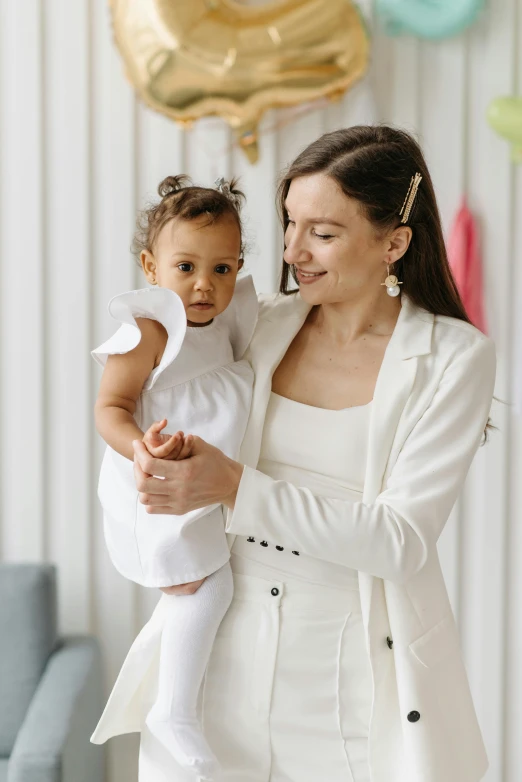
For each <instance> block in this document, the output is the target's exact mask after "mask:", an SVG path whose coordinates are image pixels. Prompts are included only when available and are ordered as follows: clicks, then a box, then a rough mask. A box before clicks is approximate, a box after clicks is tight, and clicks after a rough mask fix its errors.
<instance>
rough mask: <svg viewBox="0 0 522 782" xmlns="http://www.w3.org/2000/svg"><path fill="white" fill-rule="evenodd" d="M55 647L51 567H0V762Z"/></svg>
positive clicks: (53, 585) (13, 737)
mask: <svg viewBox="0 0 522 782" xmlns="http://www.w3.org/2000/svg"><path fill="white" fill-rule="evenodd" d="M56 643H57V627H56V572H55V569H54V567H53V566H51V565H18V564H2V565H0V703H1V704H2V708H1V709H0V757H2V756H3V757H8V756H9V755H10V754H11V751H12V749H13V745H14V742H15V739H16V735H17V733H18V731H19V729H20V726H21V724H22V721H23V719H24V716H25V713H26V711H27V708H28V706H29V704H30V702H31V699H32V697H33V694H34V692H35V690H36V688H37V686H38V682H39V680H40V676H41V675H42V672H43V670H44V668H45V665H46V663H47V660H48V658H49V655H50V654H51V652H52V651H53V649H54V647H55V645H56ZM0 779H1V777H0Z"/></svg>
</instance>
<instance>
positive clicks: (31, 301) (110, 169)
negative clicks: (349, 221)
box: [0, 0, 522, 782]
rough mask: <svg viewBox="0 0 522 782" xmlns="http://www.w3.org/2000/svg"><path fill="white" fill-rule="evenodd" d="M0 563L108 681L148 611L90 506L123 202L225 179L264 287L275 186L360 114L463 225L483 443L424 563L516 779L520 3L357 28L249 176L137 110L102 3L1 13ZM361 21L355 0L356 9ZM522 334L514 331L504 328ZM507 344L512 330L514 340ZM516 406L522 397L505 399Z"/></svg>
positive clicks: (273, 271)
mask: <svg viewBox="0 0 522 782" xmlns="http://www.w3.org/2000/svg"><path fill="white" fill-rule="evenodd" d="M0 7H1V11H2V13H1V14H0V206H1V212H0V250H1V256H0V257H1V263H2V288H1V291H0V366H1V371H2V378H3V383H2V390H1V394H0V432H1V438H2V444H1V446H0V466H1V472H0V509H1V526H0V554H1V556H2V558H3V559H4V560H22V559H23V560H32V561H38V560H49V561H54V562H56V563H57V564H58V568H59V574H60V578H59V583H60V606H61V607H60V619H61V624H62V628H63V630H64V631H66V632H70V631H73V632H74V631H93V632H95V633H97V635H98V636H99V637H100V639H101V641H102V645H103V651H104V656H105V670H106V681H107V688H109V686H110V685H112V683H113V682H114V679H115V677H116V674H117V672H118V670H119V667H120V665H121V663H122V661H123V659H124V656H125V654H126V652H127V650H128V648H129V646H130V644H131V642H132V640H133V638H134V637H135V635H136V633H137V631H138V630H139V628H140V627H141V626H142V625H143V623H144V622H146V621H147V619H148V617H149V616H150V613H151V611H152V610H153V607H154V605H155V603H156V601H157V599H158V594H157V592H155V591H154V590H145V589H142V588H140V587H137V586H135V585H133V584H130V583H129V582H127V581H126V580H125V579H123V578H122V577H121V576H120V575H119V574H118V573H116V572H115V570H114V568H113V566H112V564H111V563H110V561H109V558H108V555H107V553H106V551H105V545H104V540H103V530H102V520H101V514H100V512H99V509H98V503H97V499H96V483H97V472H98V469H99V464H100V461H101V456H102V453H103V443H102V442H101V440H100V438H99V437H98V436H97V434H96V433H95V431H94V426H93V421H92V405H93V403H94V399H95V395H96V389H97V386H98V382H99V377H100V371H99V369H98V368H97V367H96V365H95V364H94V362H93V361H92V359H91V358H90V356H89V350H90V349H91V348H93V347H94V346H95V345H97V344H98V343H100V342H101V341H102V340H103V339H104V338H106V337H107V336H108V334H109V333H110V332H111V330H112V329H113V324H111V322H110V318H109V317H108V314H107V309H106V307H107V302H108V300H109V299H110V298H111V297H112V296H113V295H115V294H116V293H118V292H121V291H123V290H126V289H129V288H132V287H136V286H143V285H144V284H145V282H144V278H143V276H142V274H141V271H140V270H139V268H138V267H137V265H136V264H135V262H134V259H133V258H132V256H131V254H130V251H129V247H130V243H131V239H132V234H133V231H134V225H135V217H136V210H137V208H141V207H142V206H143V205H144V204H145V203H146V202H147V201H149V200H150V199H151V198H154V197H155V193H156V188H157V186H158V184H159V182H160V180H161V179H162V178H164V177H165V176H166V175H168V174H175V173H188V174H190V175H191V176H192V177H193V179H194V180H195V181H196V182H198V183H201V184H204V185H212V183H213V182H214V180H215V179H216V178H217V177H219V176H225V177H229V176H232V175H238V176H240V178H241V181H240V186H241V188H242V189H243V190H244V191H245V193H246V195H247V203H246V206H245V210H244V217H245V238H246V241H247V249H248V252H247V256H246V269H247V271H248V272H250V273H252V274H253V276H254V279H255V282H256V285H257V287H258V289H259V290H262V291H272V290H275V289H276V287H277V283H278V278H279V271H280V263H281V257H282V237H281V230H280V227H279V225H278V222H277V219H276V216H275V207H274V193H275V187H276V184H277V179H278V174H279V171H280V169H281V168H282V167H284V166H285V165H287V164H288V163H289V162H290V161H291V160H292V159H293V158H294V157H295V156H296V154H297V153H298V152H299V151H300V150H301V149H302V148H303V147H304V146H305V145H306V144H308V143H309V142H310V141H312V140H313V139H315V138H316V137H317V136H318V135H320V134H321V133H323V132H325V131H329V130H333V129H335V128H338V127H342V126H345V125H349V124H356V123H362V122H367V121H372V120H376V121H386V122H391V123H394V124H397V125H399V126H402V127H405V128H406V129H408V130H410V131H412V132H413V133H415V135H416V136H417V137H418V138H419V140H420V141H421V143H422V145H423V147H424V149H425V152H426V156H427V158H428V162H429V165H430V169H431V172H432V176H433V180H434V184H435V188H436V191H437V194H438V199H439V204H440V208H441V213H442V217H443V222H444V228H445V232H446V233H447V232H448V230H449V227H450V225H451V221H452V219H453V217H454V214H455V211H456V209H457V207H458V205H459V203H460V200H461V198H462V196H463V195H464V194H466V195H467V197H468V201H469V205H470V207H471V208H472V210H473V212H474V213H475V215H476V216H477V219H478V221H479V224H480V230H481V240H482V247H483V255H484V267H485V280H486V296H487V314H488V320H489V325H490V332H491V334H492V336H493V338H494V339H495V340H496V343H497V349H498V382H497V389H496V393H497V396H498V397H499V398H500V399H501V400H503V402H505V403H507V404H504V403H498V404H496V405H495V407H494V410H493V422H494V424H495V425H496V426H497V427H498V431H495V432H493V433H492V435H491V437H490V443H489V444H488V445H487V446H486V447H484V448H482V449H480V451H479V454H478V456H477V458H476V460H475V463H474V464H473V466H472V469H471V472H470V475H469V478H468V481H467V483H466V486H465V489H464V491H463V493H462V496H461V498H460V499H459V502H458V503H457V505H456V507H455V509H454V511H453V513H452V515H451V518H450V521H449V522H448V525H447V528H446V530H445V531H444V533H443V535H442V538H441V541H440V544H439V550H440V554H441V560H442V565H443V569H444V573H445V576H446V579H447V584H448V590H449V593H450V597H451V601H452V604H453V607H454V610H455V612H456V614H457V618H458V621H459V626H460V631H461V637H462V643H463V650H464V654H465V658H466V662H467V665H468V669H469V673H470V681H471V686H472V689H473V693H474V696H475V699H476V704H477V709H478V712H479V718H480V721H481V723H482V726H483V729H484V734H485V738H486V743H487V746H488V751H489V755H490V760H491V768H490V770H489V772H488V775H487V777H486V780H487V782H519V778H520V768H521V767H522V744H521V742H520V735H521V732H522V706H521V704H522V673H521V670H520V658H521V655H522V614H521V612H520V608H519V602H520V595H521V594H522V533H521V525H520V510H519V509H520V508H521V507H522V488H521V485H522V482H521V481H520V478H519V476H520V475H522V419H521V418H520V417H517V416H516V414H515V412H514V409H513V407H512V406H511V403H512V402H513V397H512V393H513V391H512V389H513V363H514V361H515V359H516V357H517V354H519V353H520V351H522V344H521V342H520V341H517V340H515V338H514V336H513V335H514V332H515V326H516V324H517V323H519V322H520V318H521V317H522V316H521V315H520V301H521V300H522V228H521V225H522V220H521V217H522V167H519V168H518V169H516V168H515V167H514V166H513V165H512V164H511V163H510V160H509V149H508V145H507V144H506V143H505V142H504V141H502V140H501V139H499V138H498V137H497V136H496V135H495V134H494V133H493V132H492V131H491V129H490V128H489V127H488V125H487V123H486V120H485V112H486V108H487V105H488V103H489V101H490V100H491V99H492V98H493V97H496V96H497V95H499V94H510V93H513V92H515V93H516V91H517V90H518V91H520V89H521V87H522V55H521V51H522V0H494V1H492V2H490V3H489V4H488V7H487V11H486V12H485V13H484V15H483V16H482V18H481V20H480V21H479V22H478V23H477V24H476V25H475V26H474V27H473V28H472V29H470V30H469V31H468V32H467V33H466V34H464V35H461V36H458V37H456V38H454V39H451V40H445V41H441V42H437V43H427V42H423V41H419V40H416V39H414V38H412V37H401V38H390V37H387V36H386V35H385V34H384V32H383V31H382V29H381V28H380V26H379V23H378V21H377V20H375V19H374V20H373V22H372V26H373V35H374V41H373V52H372V62H371V68H370V73H369V75H368V77H367V78H366V79H365V81H364V82H363V83H362V84H360V85H358V86H357V87H356V88H354V90H352V91H351V92H350V93H348V94H347V95H346V96H345V97H344V98H343V99H342V100H340V101H338V102H336V103H331V104H329V105H328V106H327V107H326V108H321V107H320V108H316V109H314V110H311V111H309V112H307V113H306V114H305V115H302V116H300V117H299V118H297V119H294V121H292V122H291V123H288V122H287V119H288V115H289V112H286V111H280V112H277V111H270V112H269V113H268V114H267V115H266V117H265V118H264V119H263V121H262V123H261V126H260V136H259V144H260V160H259V162H258V163H257V164H255V165H251V164H250V163H249V162H248V161H247V159H246V157H245V156H244V154H243V152H242V151H241V150H240V149H239V148H238V147H237V145H235V144H234V138H233V134H232V133H231V131H230V130H229V129H228V128H227V126H226V125H225V124H224V123H222V122H221V121H220V120H218V119H216V118H209V119H207V120H203V121H201V122H199V123H196V124H195V125H193V126H192V127H191V128H189V129H188V130H186V131H185V130H183V129H181V128H180V127H178V126H176V125H175V124H173V123H172V122H170V121H169V120H168V119H166V118H165V117H162V116H160V115H157V114H154V113H152V112H151V111H149V110H148V109H147V108H145V107H144V106H142V105H141V104H139V103H138V102H137V101H136V99H135V97H134V93H133V91H132V89H131V88H130V86H129V85H128V83H127V82H126V80H125V77H124V71H123V66H122V63H121V59H120V57H119V55H118V54H117V52H116V50H115V47H114V45H113V41H112V31H111V28H110V20H109V12H108V3H107V2H106V0H76V1H75V2H74V3H64V2H62V0H48V2H46V3H45V4H44V3H43V2H42V0H17V2H12V1H11V0H0ZM364 7H365V12H366V13H367V15H368V17H369V18H370V19H371V16H372V14H371V0H364ZM519 333H521V334H522V330H520V331H519ZM521 339H522V337H521ZM519 407H522V402H519ZM136 751H137V742H136V738H135V737H131V738H129V737H126V738H124V739H117V740H115V741H113V742H111V743H110V751H109V760H108V769H109V778H110V782H120V780H123V779H124V780H126V781H128V782H136V779H137V770H136Z"/></svg>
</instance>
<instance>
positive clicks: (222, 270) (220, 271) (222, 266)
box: [215, 263, 230, 274]
mask: <svg viewBox="0 0 522 782" xmlns="http://www.w3.org/2000/svg"><path fill="white" fill-rule="evenodd" d="M215 271H216V273H217V274H228V273H229V271H230V266H226V264H224V263H222V264H220V265H219V266H216V268H215Z"/></svg>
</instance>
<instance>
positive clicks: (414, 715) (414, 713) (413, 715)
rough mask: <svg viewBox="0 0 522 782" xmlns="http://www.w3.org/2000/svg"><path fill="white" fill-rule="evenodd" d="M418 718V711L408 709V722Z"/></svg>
mask: <svg viewBox="0 0 522 782" xmlns="http://www.w3.org/2000/svg"><path fill="white" fill-rule="evenodd" d="M419 720H420V714H419V712H418V711H410V713H409V714H408V722H418V721H419Z"/></svg>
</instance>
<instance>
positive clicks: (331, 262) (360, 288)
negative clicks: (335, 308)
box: [283, 174, 411, 304]
mask: <svg viewBox="0 0 522 782" xmlns="http://www.w3.org/2000/svg"><path fill="white" fill-rule="evenodd" d="M286 209H287V212H288V218H289V223H288V228H287V230H286V233H285V247H286V249H285V252H284V256H283V257H284V260H285V261H286V263H289V264H292V265H293V266H294V267H295V271H296V277H297V280H298V282H299V290H300V293H301V296H302V297H303V299H305V301H307V302H308V303H309V304H337V303H341V302H343V301H348V300H350V299H353V298H354V297H356V296H357V297H360V296H361V295H364V294H367V293H368V292H370V291H375V292H377V291H381V292H382V293H384V292H385V288H384V287H380V284H381V282H383V281H384V279H385V277H386V263H390V264H392V263H394V261H396V260H398V258H400V257H402V255H403V254H404V252H406V249H407V247H408V243H409V239H410V237H411V230H410V229H409V228H407V227H406V226H402V227H400V228H397V229H395V231H393V232H391V233H390V234H388V235H386V236H382V235H381V234H378V233H377V232H376V230H375V228H374V227H373V225H372V224H371V223H370V221H369V220H368V219H367V218H366V217H364V216H363V214H362V210H361V207H360V206H359V203H358V202H357V201H355V200H354V199H352V198H348V197H347V196H346V195H345V194H344V193H343V192H342V190H341V188H340V187H339V185H338V184H337V182H336V181H335V180H334V179H332V178H331V177H329V176H327V175H325V174H312V175H310V176H302V177H298V178H296V179H293V180H292V182H291V183H290V189H289V191H288V195H287V198H286ZM377 295H379V294H377Z"/></svg>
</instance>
